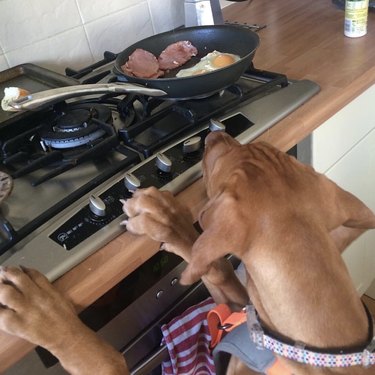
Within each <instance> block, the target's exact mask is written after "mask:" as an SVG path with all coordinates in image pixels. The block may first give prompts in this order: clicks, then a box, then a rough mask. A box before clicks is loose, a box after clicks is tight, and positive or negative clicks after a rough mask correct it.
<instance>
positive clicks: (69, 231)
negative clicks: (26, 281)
mask: <svg viewBox="0 0 375 375" xmlns="http://www.w3.org/2000/svg"><path fill="white" fill-rule="evenodd" d="M318 91H319V86H318V85H316V84H315V83H314V82H311V81H290V80H288V79H287V78H286V77H285V76H283V75H282V74H277V73H271V72H263V71H258V70H256V69H254V68H251V69H249V71H248V72H246V74H245V75H244V76H243V77H241V78H240V80H239V81H238V82H236V83H235V84H233V85H232V86H230V87H229V88H227V89H225V90H223V91H221V92H219V93H216V94H214V95H211V96H210V97H207V98H200V99H189V100H184V101H176V100H160V99H157V98H156V99H155V98H149V97H144V96H139V95H128V96H125V97H113V96H110V95H102V96H100V97H99V96H97V97H95V98H84V99H82V98H80V99H79V100H73V101H72V102H69V103H66V102H62V103H58V104H57V105H54V106H53V108H50V109H49V110H45V111H43V113H42V114H41V113H37V114H34V115H33V116H31V117H32V118H29V121H27V122H25V121H22V122H19V123H18V128H17V129H16V128H15V127H14V126H12V129H11V130H10V127H8V128H4V127H3V128H2V127H0V139H1V140H2V142H1V143H0V145H1V155H0V161H1V162H2V164H1V165H0V170H3V171H5V172H7V173H10V174H11V175H12V176H13V177H14V188H13V191H12V194H11V195H10V196H9V197H8V198H7V199H6V200H4V201H3V202H2V203H1V206H0V228H1V229H0V263H1V264H4V265H6V264H16V265H17V264H23V265H25V266H29V267H33V268H37V269H39V270H40V271H41V272H43V273H45V274H46V275H47V277H48V278H49V279H50V280H54V279H56V278H57V277H59V276H61V275H62V274H63V273H65V272H66V271H68V270H69V269H70V268H72V267H73V266H74V265H76V264H77V263H79V262H81V261H82V260H83V259H85V258H86V257H87V256H89V255H90V254H92V253H93V252H94V251H96V250H98V249H99V248H101V247H102V246H104V245H105V244H106V243H108V242H109V241H111V240H112V239H113V238H115V237H116V236H117V235H119V234H120V233H121V232H123V230H124V229H123V228H122V227H121V226H120V222H121V221H122V220H123V219H124V216H123V214H122V211H121V204H120V203H119V199H122V198H127V197H129V196H130V195H131V192H132V191H133V190H134V189H137V188H139V187H147V186H151V185H153V186H156V187H157V188H159V189H168V190H170V191H172V192H173V193H177V192H179V191H181V190H183V189H184V188H185V187H186V186H188V185H189V184H191V183H192V182H194V181H195V180H196V179H198V178H199V177H200V176H201V158H202V155H203V151H204V137H205V136H206V134H207V133H208V132H209V131H218V130H221V131H223V130H224V131H227V132H228V133H229V134H231V135H232V136H233V137H236V138H237V139H238V140H239V141H240V142H241V143H248V142H250V141H252V140H253V139H255V138H256V137H257V136H259V135H260V134H261V133H263V132H264V131H265V130H267V129H269V128H270V127H271V126H273V125H274V124H276V123H277V122H278V121H279V120H281V119H282V118H284V117H285V116H287V115H288V114H289V113H291V112H292V111H294V110H295V109H296V108H298V107H299V106H300V105H302V104H303V103H304V102H306V101H307V100H309V98H311V97H312V96H313V95H315V94H316V93H317V92H318ZM35 117H36V119H35ZM13 125H14V124H13ZM296 126H298V124H296ZM35 202H37V203H35ZM1 254H2V255H1Z"/></svg>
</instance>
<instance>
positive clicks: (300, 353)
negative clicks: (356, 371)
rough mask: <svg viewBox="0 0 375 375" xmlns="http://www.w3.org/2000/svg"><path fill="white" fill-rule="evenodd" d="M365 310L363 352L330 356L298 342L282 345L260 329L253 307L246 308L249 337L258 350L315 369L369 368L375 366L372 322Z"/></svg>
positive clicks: (374, 337)
mask: <svg viewBox="0 0 375 375" xmlns="http://www.w3.org/2000/svg"><path fill="white" fill-rule="evenodd" d="M365 310H366V313H367V317H368V319H369V326H370V333H369V343H368V344H366V347H365V348H364V349H363V351H360V352H353V353H351V352H347V351H345V353H344V351H340V352H339V353H336V354H331V353H326V352H324V351H323V350H319V351H318V350H310V348H309V349H307V348H306V346H305V345H304V344H303V343H300V342H295V343H291V344H288V343H284V342H282V341H280V340H279V339H276V338H275V337H273V336H272V335H271V334H270V333H269V332H267V333H265V329H264V328H262V326H261V324H260V322H259V320H258V314H257V312H256V310H255V308H254V306H253V305H248V306H246V314H247V324H248V328H249V332H250V337H251V339H252V341H253V342H254V343H255V344H256V345H257V347H258V348H259V349H262V348H266V349H269V350H271V351H272V352H274V353H275V354H277V355H280V356H282V357H285V358H289V359H291V360H293V361H297V362H300V363H305V364H308V365H311V366H316V367H349V366H357V365H362V366H364V367H370V366H372V365H374V364H375V336H374V329H373V327H374V322H373V320H372V317H371V314H370V312H369V311H368V309H367V307H366V306H365Z"/></svg>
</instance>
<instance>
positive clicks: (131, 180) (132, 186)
mask: <svg viewBox="0 0 375 375" xmlns="http://www.w3.org/2000/svg"><path fill="white" fill-rule="evenodd" d="M124 182H125V186H126V188H127V189H128V190H129V191H134V190H137V189H138V188H139V187H140V186H141V181H139V179H138V177H136V176H134V174H132V173H125V177H124Z"/></svg>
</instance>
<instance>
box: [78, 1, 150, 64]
mask: <svg viewBox="0 0 375 375" xmlns="http://www.w3.org/2000/svg"><path fill="white" fill-rule="evenodd" d="M84 27H85V29H86V33H87V37H88V40H89V44H90V47H91V51H92V54H93V56H94V59H95V60H97V59H101V58H102V55H103V52H104V51H106V50H108V51H111V52H115V53H117V52H121V51H122V50H124V49H125V48H126V47H128V46H129V45H131V44H133V43H135V42H137V41H138V40H140V39H143V38H146V37H148V36H150V35H153V29H152V23H151V17H150V13H149V10H148V6H147V3H145V2H143V3H140V4H138V5H136V6H134V7H132V8H129V9H126V10H123V11H120V12H117V13H115V14H112V15H110V16H107V17H103V18H100V19H98V20H96V21H93V22H90V23H88V24H86V25H85V26H84Z"/></svg>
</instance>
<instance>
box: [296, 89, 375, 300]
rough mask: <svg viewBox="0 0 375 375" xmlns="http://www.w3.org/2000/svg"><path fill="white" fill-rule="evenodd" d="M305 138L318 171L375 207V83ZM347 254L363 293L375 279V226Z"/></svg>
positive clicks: (350, 269) (349, 266) (352, 272)
mask: <svg viewBox="0 0 375 375" xmlns="http://www.w3.org/2000/svg"><path fill="white" fill-rule="evenodd" d="M305 142H307V143H309V144H310V147H309V150H310V162H311V164H312V166H313V167H314V168H315V169H316V170H317V171H318V172H321V173H324V174H325V175H326V176H327V177H329V178H330V179H331V180H333V181H335V182H336V183H337V184H338V185H339V186H341V187H342V188H343V189H345V190H348V191H350V192H351V193H353V194H354V195H356V196H357V197H358V198H359V199H361V200H362V201H363V202H364V203H365V204H366V205H367V206H368V207H370V208H371V209H372V210H373V211H375V194H374V191H375V85H373V86H372V87H370V88H369V89H367V90H366V91H365V92H363V93H362V94H361V95H360V96H358V97H357V98H355V99H354V100H353V101H351V102H350V103H349V104H348V105H346V106H345V107H344V108H343V109H342V110H340V111H339V112H337V113H336V114H335V115H334V116H332V117H331V118H329V119H328V120H327V121H326V122H324V123H323V124H322V126H320V127H319V128H317V129H316V130H315V131H314V132H312V134H311V135H310V136H309V137H308V139H305V140H304V141H303V143H305ZM305 145H306V143H305ZM305 157H306V155H305ZM304 161H306V160H304ZM343 257H344V260H345V263H346V265H347V266H348V268H349V272H350V274H351V277H352V279H353V281H354V284H355V286H356V288H357V290H358V293H359V294H361V295H362V294H363V293H365V292H366V290H367V289H368V288H369V287H370V285H371V283H372V282H373V281H374V279H375V230H370V231H367V232H366V233H365V234H363V235H362V236H360V237H359V238H358V239H357V240H356V241H355V242H353V243H352V244H351V245H350V246H349V247H348V248H347V249H346V250H345V252H344V253H343ZM372 289H373V288H371V290H372ZM369 293H371V291H369ZM373 298H375V295H374V296H373Z"/></svg>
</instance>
